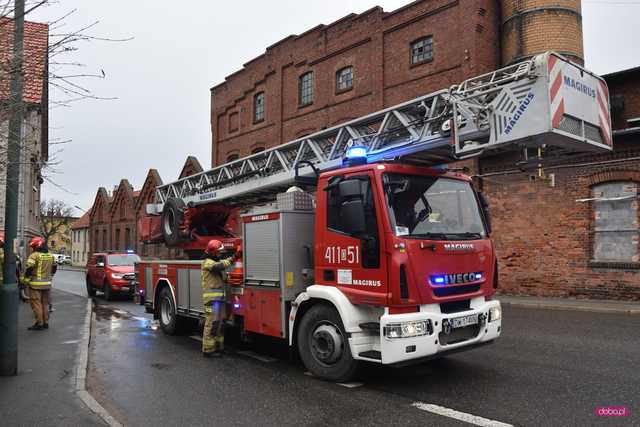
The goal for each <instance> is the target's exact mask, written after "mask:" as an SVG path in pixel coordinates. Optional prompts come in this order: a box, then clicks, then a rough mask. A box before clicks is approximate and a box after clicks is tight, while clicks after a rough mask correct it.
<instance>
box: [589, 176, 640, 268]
mask: <svg viewBox="0 0 640 427" xmlns="http://www.w3.org/2000/svg"><path fill="white" fill-rule="evenodd" d="M593 197H594V199H595V200H594V202H593V207H594V241H593V258H594V261H596V262H640V257H639V249H638V235H639V233H638V231H639V228H638V184H637V183H635V182H607V183H604V184H599V185H596V186H594V187H593Z"/></svg>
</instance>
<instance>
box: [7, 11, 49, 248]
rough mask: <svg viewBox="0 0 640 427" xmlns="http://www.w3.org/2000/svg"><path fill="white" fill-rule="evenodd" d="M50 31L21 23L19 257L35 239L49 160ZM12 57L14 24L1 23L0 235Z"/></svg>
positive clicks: (33, 24)
mask: <svg viewBox="0 0 640 427" xmlns="http://www.w3.org/2000/svg"><path fill="white" fill-rule="evenodd" d="M48 46H49V27H48V26H47V25H46V24H38V23H35V22H25V23H24V69H23V70H24V71H23V72H24V93H23V99H24V103H25V117H24V122H23V123H24V124H23V130H24V134H23V144H22V147H21V150H20V165H21V168H20V182H19V195H18V241H19V245H20V247H21V250H20V253H21V255H22V256H25V255H26V251H25V248H26V245H25V242H28V241H29V239H30V238H31V237H33V236H35V235H38V234H39V226H38V215H39V205H40V185H41V184H42V182H43V178H42V174H41V171H42V167H43V165H44V164H45V163H46V162H47V161H48V159H49V132H48V130H49V124H48V116H49V113H48V111H49V100H48V83H49V79H48V74H49V61H48ZM12 55H13V21H12V20H11V19H9V18H0V229H4V209H5V207H4V204H5V189H6V173H7V171H6V167H5V165H6V163H7V160H6V156H7V138H8V127H9V106H10V105H9V99H10V90H9V87H10V86H9V83H10V80H11V69H10V67H11V58H12Z"/></svg>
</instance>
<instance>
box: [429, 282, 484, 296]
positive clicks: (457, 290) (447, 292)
mask: <svg viewBox="0 0 640 427" xmlns="http://www.w3.org/2000/svg"><path fill="white" fill-rule="evenodd" d="M479 290H480V285H462V286H439V287H437V288H436V287H434V288H433V295H435V296H437V297H448V296H451V295H461V294H471V293H473V292H478V291H479Z"/></svg>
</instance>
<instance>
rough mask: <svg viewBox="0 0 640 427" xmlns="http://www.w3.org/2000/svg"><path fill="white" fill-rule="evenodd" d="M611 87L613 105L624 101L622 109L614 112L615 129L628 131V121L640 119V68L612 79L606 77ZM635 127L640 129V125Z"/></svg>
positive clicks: (616, 75)
mask: <svg viewBox="0 0 640 427" xmlns="http://www.w3.org/2000/svg"><path fill="white" fill-rule="evenodd" d="M605 78H606V80H607V84H608V86H609V95H610V97H611V101H612V105H614V106H615V105H616V104H618V102H617V100H620V99H622V103H621V104H620V106H621V107H622V109H620V110H619V111H618V110H614V111H615V114H614V115H613V128H614V129H626V128H628V127H630V125H629V124H628V123H627V120H628V119H634V118H638V117H640V83H639V82H640V68H638V69H635V70H633V71H629V72H622V73H615V74H612V75H611V77H609V76H605ZM633 126H635V127H639V126H640V123H636V124H634V125H633Z"/></svg>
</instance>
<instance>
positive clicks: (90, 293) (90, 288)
mask: <svg viewBox="0 0 640 427" xmlns="http://www.w3.org/2000/svg"><path fill="white" fill-rule="evenodd" d="M87 295H88V296H89V298H91V297H95V296H96V288H94V287H93V285H92V284H91V280H90V279H89V276H87Z"/></svg>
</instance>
